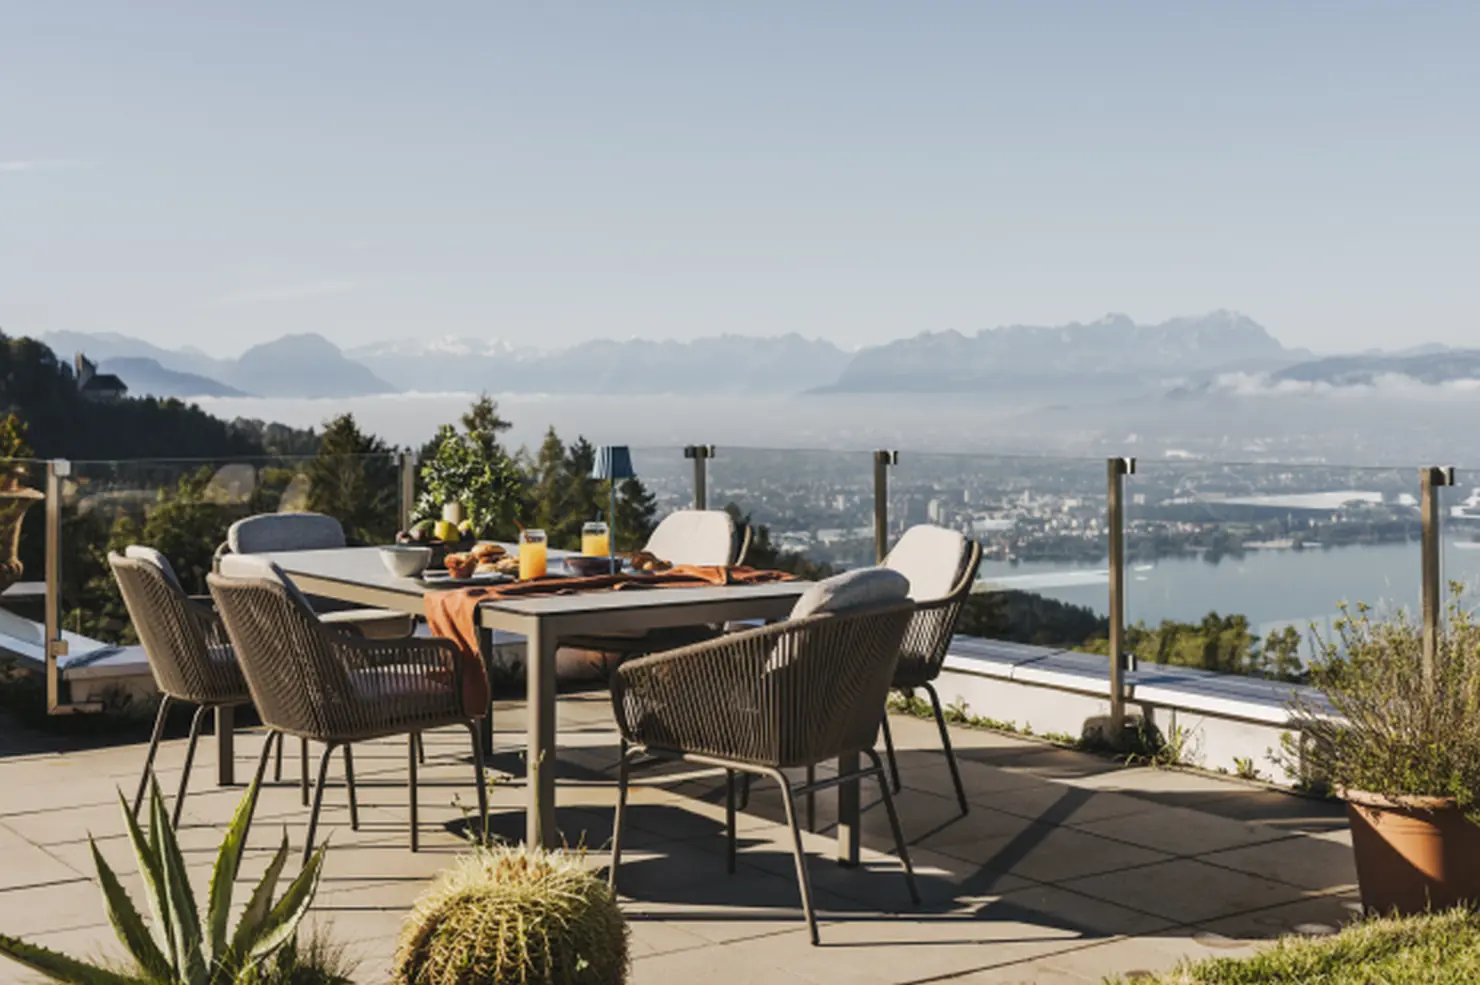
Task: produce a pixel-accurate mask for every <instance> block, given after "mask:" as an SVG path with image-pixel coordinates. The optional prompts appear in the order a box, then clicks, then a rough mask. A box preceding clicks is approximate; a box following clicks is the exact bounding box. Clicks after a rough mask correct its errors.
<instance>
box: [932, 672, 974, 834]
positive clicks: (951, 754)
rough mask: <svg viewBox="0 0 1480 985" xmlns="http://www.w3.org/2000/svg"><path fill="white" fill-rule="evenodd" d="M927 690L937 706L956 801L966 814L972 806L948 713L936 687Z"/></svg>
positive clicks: (936, 712) (937, 716) (943, 746)
mask: <svg viewBox="0 0 1480 985" xmlns="http://www.w3.org/2000/svg"><path fill="white" fill-rule="evenodd" d="M925 691H926V693H927V694H929V695H930V703H931V704H932V705H934V706H935V724H936V727H937V728H939V729H940V744H941V747H942V748H943V749H945V751H946V764H947V765H948V766H950V767H951V781H952V782H953V783H955V784H956V803H958V804H960V805H961V814H962V815H963V816H964V815H965V814H966V813H967V812H968V811H969V810H970V808H969V807H968V806H967V803H966V787H964V786H963V785H962V783H961V770H960V769H958V768H957V766H956V751H955V750H954V749H952V748H951V733H950V730H949V729H947V728H946V714H945V712H944V711H942V710H941V707H940V695H938V694H936V693H935V687H934V686H933V685H930V684H926V685H925Z"/></svg>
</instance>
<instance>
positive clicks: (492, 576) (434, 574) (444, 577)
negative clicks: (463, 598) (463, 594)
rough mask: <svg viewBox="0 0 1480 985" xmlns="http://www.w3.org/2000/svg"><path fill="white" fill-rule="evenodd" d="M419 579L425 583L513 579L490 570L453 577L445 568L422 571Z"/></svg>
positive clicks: (493, 582)
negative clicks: (462, 576) (463, 576)
mask: <svg viewBox="0 0 1480 985" xmlns="http://www.w3.org/2000/svg"><path fill="white" fill-rule="evenodd" d="M421 580H422V582H423V583H424V584H427V585H506V584H508V583H509V582H511V581H513V580H514V576H513V575H506V574H503V573H501V572H498V571H490V572H487V573H486V574H473V575H469V576H468V577H466V578H454V577H452V575H450V574H448V572H447V571H446V569H437V570H431V571H423V572H422V574H421Z"/></svg>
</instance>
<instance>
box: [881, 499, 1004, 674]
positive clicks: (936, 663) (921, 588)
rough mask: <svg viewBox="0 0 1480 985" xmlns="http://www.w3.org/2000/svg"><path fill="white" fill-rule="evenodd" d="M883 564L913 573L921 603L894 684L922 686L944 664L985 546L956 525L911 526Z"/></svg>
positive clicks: (913, 586)
mask: <svg viewBox="0 0 1480 985" xmlns="http://www.w3.org/2000/svg"><path fill="white" fill-rule="evenodd" d="M946 535H950V536H946ZM902 548H903V550H902ZM891 561H893V562H894V563H893V564H890V562H891ZM884 563H885V564H888V565H890V567H891V568H892V569H893V570H896V571H900V572H902V573H904V574H906V575H907V576H908V577H909V578H910V597H911V598H913V599H914V600H915V604H916V605H917V606H918V608H917V609H916V610H915V617H914V619H912V620H910V626H909V629H908V630H907V631H906V632H905V635H904V640H903V641H902V642H901V643H900V648H899V665H898V667H897V668H896V670H895V679H894V684H895V686H896V687H902V688H907V687H920V686H922V685H924V684H927V683H929V682H931V681H933V680H935V678H937V677H939V676H940V671H941V668H942V667H943V666H944V665H945V659H946V652H947V651H948V650H949V649H950V647H951V639H952V638H953V637H954V636H955V634H956V624H957V623H958V622H960V621H961V611H962V609H963V608H964V607H965V605H966V600H967V599H969V598H970V597H971V588H972V585H974V584H975V582H976V573H977V570H978V569H979V568H980V567H981V563H982V546H981V544H979V543H978V542H976V541H974V540H968V539H967V538H966V537H963V536H962V535H961V534H958V533H956V532H955V531H954V530H944V529H942V528H940V527H926V526H920V527H911V528H910V529H909V530H906V531H905V532H904V536H902V537H900V539H899V543H898V544H896V545H895V548H894V550H893V551H891V552H889V557H887V558H885V559H884Z"/></svg>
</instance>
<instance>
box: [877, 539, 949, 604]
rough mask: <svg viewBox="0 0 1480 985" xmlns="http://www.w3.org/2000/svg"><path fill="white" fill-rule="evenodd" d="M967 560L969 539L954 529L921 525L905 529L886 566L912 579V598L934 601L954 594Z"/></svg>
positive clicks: (910, 580)
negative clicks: (953, 590) (967, 541)
mask: <svg viewBox="0 0 1480 985" xmlns="http://www.w3.org/2000/svg"><path fill="white" fill-rule="evenodd" d="M965 560H966V537H965V536H964V535H962V534H960V533H958V532H956V531H955V530H947V529H946V528H945V527H933V526H930V525H928V524H921V525H919V526H916V527H911V528H910V529H908V530H906V531H905V532H904V534H903V536H901V537H900V538H899V543H897V544H895V545H894V550H892V551H890V552H889V556H888V557H886V558H885V559H884V566H885V567H886V568H888V569H890V570H891V571H898V572H899V573H900V574H902V575H904V576H905V577H906V578H908V579H909V582H910V598H912V599H914V600H915V601H916V602H933V601H935V600H936V599H942V598H945V597H946V596H947V595H949V594H951V589H953V588H955V587H956V581H957V579H959V578H960V577H961V565H962V564H963V563H964V562H965Z"/></svg>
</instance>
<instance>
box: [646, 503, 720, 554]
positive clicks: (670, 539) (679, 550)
mask: <svg viewBox="0 0 1480 985" xmlns="http://www.w3.org/2000/svg"><path fill="white" fill-rule="evenodd" d="M734 540H735V521H734V520H732V519H730V514H728V513H726V512H725V511H724V510H677V511H675V512H673V513H670V514H668V515H667V516H665V517H664V518H663V520H662V522H661V523H659V524H658V528H657V529H656V530H654V531H653V535H652V536H651V537H649V538H648V542H647V548H646V549H647V550H648V551H649V552H651V553H652V554H654V555H656V556H657V557H660V558H662V559H663V560H664V561H668V562H670V563H672V564H718V565H724V564H729V563H730V557H731V554H732V552H733V551H734V549H735V548H734Z"/></svg>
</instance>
